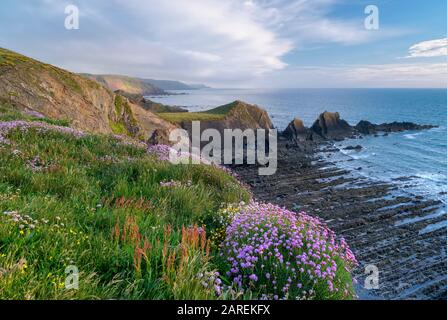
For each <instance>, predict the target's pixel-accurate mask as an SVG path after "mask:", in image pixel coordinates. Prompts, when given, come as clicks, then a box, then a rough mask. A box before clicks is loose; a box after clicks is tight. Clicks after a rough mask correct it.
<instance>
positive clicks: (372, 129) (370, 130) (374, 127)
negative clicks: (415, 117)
mask: <svg viewBox="0 0 447 320" xmlns="http://www.w3.org/2000/svg"><path fill="white" fill-rule="evenodd" d="M354 128H355V130H357V131H358V132H359V133H361V134H377V133H379V132H388V133H389V132H401V131H411V130H427V129H433V128H436V126H433V125H419V124H416V123H412V122H392V123H382V124H373V123H371V122H369V121H365V120H362V121H360V122H359V123H358V124H357V125H356V126H355V127H354Z"/></svg>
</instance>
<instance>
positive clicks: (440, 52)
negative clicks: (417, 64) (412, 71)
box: [407, 38, 447, 58]
mask: <svg viewBox="0 0 447 320" xmlns="http://www.w3.org/2000/svg"><path fill="white" fill-rule="evenodd" d="M441 56H447V38H443V39H436V40H429V41H423V42H419V43H416V44H415V45H413V46H411V47H410V50H409V54H408V56H407V58H420V57H424V58H430V57H441Z"/></svg>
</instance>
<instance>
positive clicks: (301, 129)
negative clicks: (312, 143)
mask: <svg viewBox="0 0 447 320" xmlns="http://www.w3.org/2000/svg"><path fill="white" fill-rule="evenodd" d="M284 136H285V137H287V138H289V139H291V140H296V141H300V142H303V141H309V140H311V138H312V132H311V131H310V130H309V129H308V128H306V127H305V126H304V122H303V120H301V119H299V118H295V119H293V121H292V122H290V123H289V125H288V126H287V128H286V130H285V131H284Z"/></svg>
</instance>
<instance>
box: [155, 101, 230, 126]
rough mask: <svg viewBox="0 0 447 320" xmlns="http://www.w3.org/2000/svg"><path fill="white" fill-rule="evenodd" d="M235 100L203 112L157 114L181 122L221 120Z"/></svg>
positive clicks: (165, 118) (167, 119)
mask: <svg viewBox="0 0 447 320" xmlns="http://www.w3.org/2000/svg"><path fill="white" fill-rule="evenodd" d="M237 104H238V102H237V101H235V102H232V103H229V104H226V105H223V106H220V107H217V108H214V109H211V110H207V111H203V112H167V113H159V114H158V116H159V117H160V118H162V119H164V120H166V121H170V122H173V123H181V122H183V121H186V122H189V121H218V120H223V119H225V117H226V116H227V114H228V112H230V111H231V110H232V109H233V108H234V107H235V106H236V105H237Z"/></svg>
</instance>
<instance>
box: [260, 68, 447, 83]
mask: <svg viewBox="0 0 447 320" xmlns="http://www.w3.org/2000/svg"><path fill="white" fill-rule="evenodd" d="M270 81H273V82H274V83H276V84H277V86H278V87H303V88H306V87H310V88H313V87H328V88H338V87H348V88H368V87H373V88H419V87H420V88H445V87H447V63H414V64H376V65H339V66H328V67H321V66H309V67H296V68H290V69H289V70H282V71H277V72H274V76H273V78H272V79H270ZM257 85H258V86H260V87H262V86H268V83H262V82H259V83H258V84H257Z"/></svg>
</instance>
